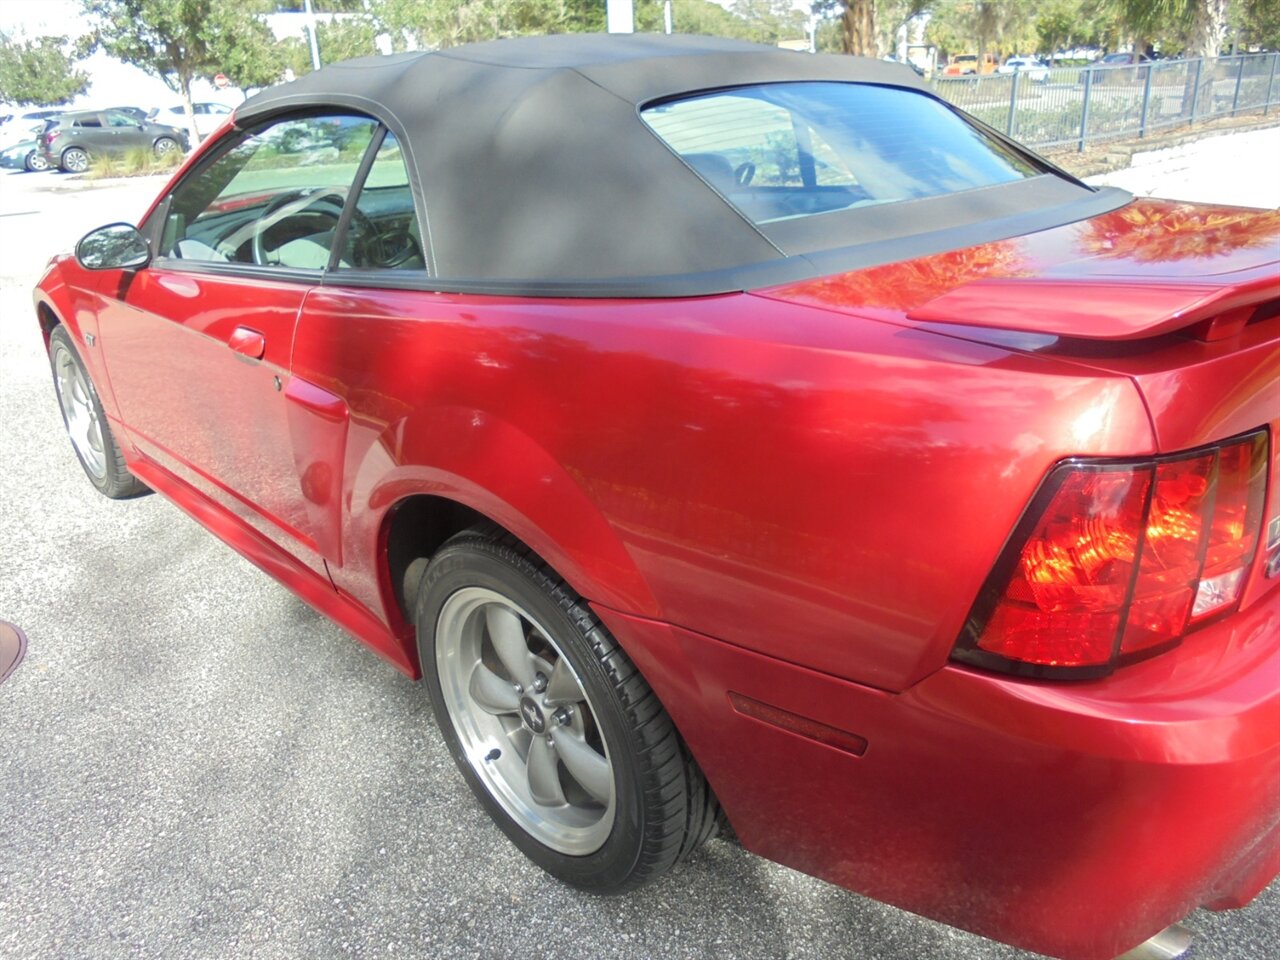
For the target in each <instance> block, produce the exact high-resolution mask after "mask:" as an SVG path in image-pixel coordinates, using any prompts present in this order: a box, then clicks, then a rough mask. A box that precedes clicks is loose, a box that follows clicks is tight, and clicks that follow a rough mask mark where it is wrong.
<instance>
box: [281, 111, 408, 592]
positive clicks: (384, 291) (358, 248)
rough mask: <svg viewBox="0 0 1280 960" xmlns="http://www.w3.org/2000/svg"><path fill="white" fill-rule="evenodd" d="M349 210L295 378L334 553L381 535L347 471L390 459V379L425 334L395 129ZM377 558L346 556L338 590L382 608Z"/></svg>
mask: <svg viewBox="0 0 1280 960" xmlns="http://www.w3.org/2000/svg"><path fill="white" fill-rule="evenodd" d="M350 206H351V210H350V215H349V223H348V225H347V227H346V229H345V231H344V234H343V237H342V239H341V241H340V248H339V250H338V251H337V255H336V257H335V259H334V262H333V269H332V270H331V271H329V272H328V273H326V275H325V281H324V285H323V286H322V287H320V288H318V289H315V290H313V291H312V292H311V293H310V294H309V295H308V297H307V301H306V304H305V305H304V306H303V310H302V316H301V317H300V318H299V321H298V332H297V336H296V338H295V341H294V352H293V372H294V376H295V377H296V378H297V381H296V382H298V383H302V384H306V385H307V386H306V387H305V390H303V389H300V390H298V391H297V394H298V395H297V400H298V401H299V402H298V403H296V404H294V405H293V409H292V411H291V413H292V416H293V422H294V431H295V435H298V436H301V435H305V436H307V437H308V438H309V439H308V443H307V458H308V459H307V461H306V462H302V461H301V460H300V463H299V466H300V468H301V470H302V471H303V476H304V477H309V478H311V480H310V482H308V483H306V484H305V486H306V488H307V509H308V511H309V512H310V515H311V522H312V524H313V528H312V529H314V530H315V531H316V538H317V540H318V541H319V542H320V543H321V544H322V545H328V544H332V545H333V549H334V550H335V551H337V550H339V549H340V545H341V544H342V543H344V542H346V543H350V542H361V541H367V540H368V539H370V538H373V537H376V536H377V531H376V530H374V529H372V528H371V527H370V526H369V524H370V523H371V522H373V521H371V519H370V518H371V516H372V513H371V512H370V511H368V510H362V509H360V508H359V507H357V506H355V505H354V503H355V501H358V500H359V497H360V494H358V493H356V492H355V485H356V484H357V483H358V482H359V477H358V476H353V475H348V474H347V473H346V472H345V471H344V467H345V464H349V463H351V464H354V463H360V462H368V461H369V460H370V459H372V460H373V461H375V462H381V461H384V460H385V456H386V454H383V453H380V452H379V449H378V448H379V445H380V444H382V443H383V440H384V431H385V430H386V429H387V427H388V424H389V423H390V422H393V421H394V420H395V419H396V418H398V417H402V416H404V413H405V411H404V410H403V409H402V408H400V407H399V405H398V404H397V402H396V401H395V400H394V399H393V396H392V395H391V394H390V393H389V392H388V390H387V388H386V381H385V380H384V378H385V377H387V376H388V370H392V369H396V365H397V363H402V362H404V360H405V359H406V354H405V352H404V351H405V347H406V345H407V343H408V340H407V338H410V337H415V336H420V335H422V333H423V332H424V328H423V323H422V319H423V318H422V316H421V315H420V312H419V311H420V310H421V308H422V305H423V294H422V293H421V292H420V289H421V287H422V285H423V284H424V283H425V282H426V280H427V275H428V272H427V257H428V256H429V250H428V249H427V246H426V244H425V243H424V240H423V236H424V235H423V232H422V229H421V225H420V222H419V218H418V214H417V212H416V209H415V205H414V192H413V188H412V187H411V185H410V178H409V172H408V166H407V164H406V163H405V162H404V158H403V155H402V153H401V150H400V144H399V143H398V142H397V140H396V138H395V136H394V135H393V134H391V133H390V132H386V133H385V136H384V138H383V139H382V141H381V142H380V143H379V145H378V146H377V152H376V153H375V155H374V159H373V163H372V164H371V165H370V167H369V170H368V173H367V175H366V176H365V178H364V180H363V182H362V184H361V186H360V190H359V192H358V194H357V195H356V197H355V200H354V202H353V203H352V204H351V205H350ZM410 376H412V374H410ZM343 504H347V505H349V506H350V509H347V510H345V511H344V510H343V509H342V505H343ZM328 555H329V554H326V556H328ZM368 559H369V556H368V555H367V554H365V553H359V552H358V553H356V554H353V555H352V556H350V557H345V556H344V557H341V559H340V565H338V564H335V565H333V566H331V568H330V572H331V574H332V576H333V581H334V584H335V585H336V586H337V587H338V588H339V589H341V590H342V591H344V592H345V593H347V594H349V595H351V596H353V597H355V598H356V599H357V600H359V601H360V602H361V603H363V604H364V605H365V606H367V607H368V608H369V609H371V610H376V609H378V605H379V603H380V600H379V597H378V576H377V571H376V570H375V569H373V568H372V567H370V566H369V565H368Z"/></svg>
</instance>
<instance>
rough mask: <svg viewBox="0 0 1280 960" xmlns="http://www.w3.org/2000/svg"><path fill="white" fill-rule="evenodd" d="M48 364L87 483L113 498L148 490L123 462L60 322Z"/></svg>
mask: <svg viewBox="0 0 1280 960" xmlns="http://www.w3.org/2000/svg"><path fill="white" fill-rule="evenodd" d="M49 364H50V366H51V367H52V368H53V387H54V391H55V392H56V393H57V395H58V407H59V408H60V409H61V410H62V420H63V423H65V424H66V427H67V435H68V436H69V437H70V438H71V446H72V449H74V450H75V452H76V459H78V460H79V461H80V465H81V466H82V467H84V472H85V474H86V475H87V476H88V478H89V482H90V483H92V484H93V485H94V486H95V487H96V488H97V489H98V491H99V492H100V493H102V494H104V495H105V496H108V497H110V498H111V499H113V500H125V499H128V498H129V497H136V496H138V495H139V494H143V493H148V492H149V490H148V488H147V487H146V486H145V485H144V484H143V483H141V482H140V481H139V480H138V479H137V478H136V477H134V476H133V474H131V473H130V472H129V468H128V467H127V466H126V465H125V460H124V454H122V453H121V452H120V447H119V446H118V445H117V444H116V440H115V437H113V436H112V434H111V427H110V426H109V425H108V424H107V416H106V414H105V413H103V411H102V403H101V402H100V401H99V400H98V394H97V391H96V390H94V388H93V381H92V380H90V379H89V373H88V371H87V370H85V367H84V362H83V361H82V360H81V359H80V355H79V353H77V352H76V347H75V344H74V343H73V342H72V339H71V335H70V334H69V333H68V332H67V328H66V327H64V326H62V325H61V324H58V325H57V326H56V327H54V328H53V330H52V331H51V332H50V334H49Z"/></svg>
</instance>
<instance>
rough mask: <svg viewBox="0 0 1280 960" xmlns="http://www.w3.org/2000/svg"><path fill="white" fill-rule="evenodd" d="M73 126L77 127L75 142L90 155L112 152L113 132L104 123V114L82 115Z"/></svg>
mask: <svg viewBox="0 0 1280 960" xmlns="http://www.w3.org/2000/svg"><path fill="white" fill-rule="evenodd" d="M72 126H73V127H75V130H74V136H73V140H74V142H75V145H76V146H80V147H83V148H84V149H85V150H88V151H89V154H90V155H93V154H95V153H104V152H105V153H110V152H111V131H110V130H109V129H108V128H107V126H106V125H105V123H104V122H103V119H102V114H100V113H82V114H80V115H79V116H77V117H76V118H75V120H74V121H73V122H72ZM59 146H60V147H61V146H64V145H63V144H59Z"/></svg>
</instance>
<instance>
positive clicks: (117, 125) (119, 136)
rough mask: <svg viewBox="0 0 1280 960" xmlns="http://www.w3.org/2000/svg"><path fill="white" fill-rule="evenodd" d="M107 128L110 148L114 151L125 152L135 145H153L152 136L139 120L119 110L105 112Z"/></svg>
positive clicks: (104, 117)
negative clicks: (149, 135) (148, 134)
mask: <svg viewBox="0 0 1280 960" xmlns="http://www.w3.org/2000/svg"><path fill="white" fill-rule="evenodd" d="M103 119H104V120H106V128H105V129H106V130H107V131H108V132H109V133H110V135H111V137H110V149H111V151H112V152H113V153H124V152H125V151H126V150H129V149H131V148H133V147H144V148H145V147H149V146H151V138H150V137H148V136H147V133H146V131H145V130H143V129H142V127H141V126H140V125H139V124H138V121H137V120H135V119H134V118H133V117H131V116H129V115H128V114H127V113H121V112H120V111H119V110H107V111H105V112H104V113H103Z"/></svg>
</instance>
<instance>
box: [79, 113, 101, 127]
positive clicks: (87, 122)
mask: <svg viewBox="0 0 1280 960" xmlns="http://www.w3.org/2000/svg"><path fill="white" fill-rule="evenodd" d="M75 126H77V127H100V126H102V121H101V120H100V119H98V117H97V115H96V114H95V115H93V116H90V117H81V118H80V119H78V120H77V121H76V122H75Z"/></svg>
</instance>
